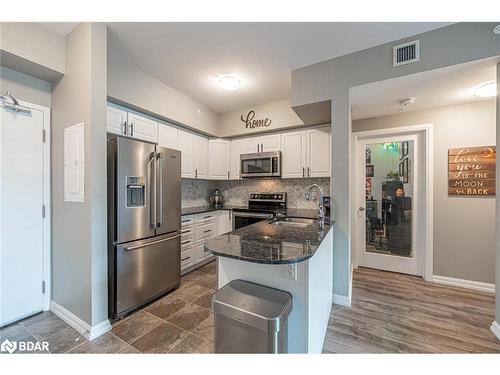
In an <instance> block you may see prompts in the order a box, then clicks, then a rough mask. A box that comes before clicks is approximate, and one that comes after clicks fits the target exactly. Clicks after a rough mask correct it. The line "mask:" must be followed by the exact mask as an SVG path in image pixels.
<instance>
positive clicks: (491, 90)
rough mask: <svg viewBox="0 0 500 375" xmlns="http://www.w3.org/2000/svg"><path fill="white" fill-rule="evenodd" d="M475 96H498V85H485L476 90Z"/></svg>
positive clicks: (494, 83) (487, 83)
mask: <svg viewBox="0 0 500 375" xmlns="http://www.w3.org/2000/svg"><path fill="white" fill-rule="evenodd" d="M474 96H479V97H480V98H491V97H493V96H497V83H496V82H495V81H491V82H486V83H483V84H482V85H481V86H478V87H476V88H475V89H474Z"/></svg>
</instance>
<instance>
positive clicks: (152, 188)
mask: <svg viewBox="0 0 500 375" xmlns="http://www.w3.org/2000/svg"><path fill="white" fill-rule="evenodd" d="M155 158H156V156H155V153H154V152H153V153H152V154H151V155H150V157H149V161H148V174H149V202H150V207H149V226H150V227H151V228H155V226H156V168H155V167H154V163H155ZM152 163H153V168H151V164H152ZM151 171H153V173H152V175H151Z"/></svg>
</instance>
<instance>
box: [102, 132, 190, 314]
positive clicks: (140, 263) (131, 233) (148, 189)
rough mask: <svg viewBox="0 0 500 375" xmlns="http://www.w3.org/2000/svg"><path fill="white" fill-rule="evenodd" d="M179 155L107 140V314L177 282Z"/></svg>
mask: <svg viewBox="0 0 500 375" xmlns="http://www.w3.org/2000/svg"><path fill="white" fill-rule="evenodd" d="M180 185H181V154H180V152H179V151H176V150H172V149H168V148H164V147H159V146H157V145H154V144H151V143H147V142H142V141H137V140H133V139H129V138H121V137H116V138H113V139H110V140H109V141H108V213H109V215H108V217H109V222H108V230H109V256H108V268H109V312H110V314H109V315H110V318H111V319H112V320H116V319H119V318H121V317H123V316H124V315H126V314H128V313H129V312H131V311H133V310H135V309H137V308H139V307H141V306H143V305H144V304H146V303H148V302H150V301H152V300H154V299H155V298H157V297H159V296H161V295H163V294H165V293H166V292H168V291H170V290H172V289H174V288H176V287H177V286H178V285H179V283H180V232H179V231H180V225H181V224H180V219H181V196H180V194H181V193H180Z"/></svg>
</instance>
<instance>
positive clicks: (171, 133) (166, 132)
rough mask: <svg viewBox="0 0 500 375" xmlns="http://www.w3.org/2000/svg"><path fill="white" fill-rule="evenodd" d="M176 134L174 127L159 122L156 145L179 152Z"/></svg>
mask: <svg viewBox="0 0 500 375" xmlns="http://www.w3.org/2000/svg"><path fill="white" fill-rule="evenodd" d="M177 133H178V131H177V128H176V127H174V126H171V125H169V124H164V123H161V122H160V123H159V124H158V144H159V145H160V146H162V147H167V148H172V149H174V150H179V146H178V145H177ZM179 151H180V150H179Z"/></svg>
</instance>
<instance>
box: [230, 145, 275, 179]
mask: <svg viewBox="0 0 500 375" xmlns="http://www.w3.org/2000/svg"><path fill="white" fill-rule="evenodd" d="M240 173H241V174H240V175H241V177H242V178H252V177H281V151H274V152H259V153H253V154H242V155H240Z"/></svg>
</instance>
